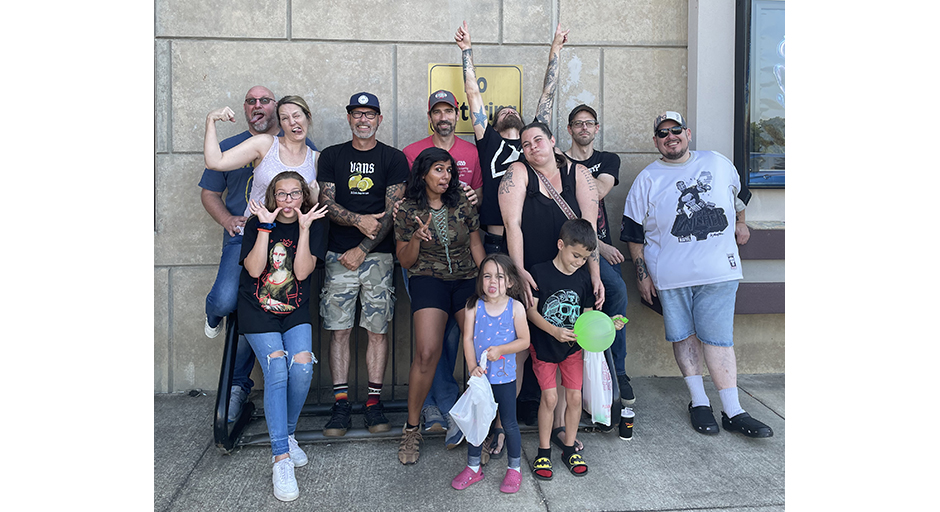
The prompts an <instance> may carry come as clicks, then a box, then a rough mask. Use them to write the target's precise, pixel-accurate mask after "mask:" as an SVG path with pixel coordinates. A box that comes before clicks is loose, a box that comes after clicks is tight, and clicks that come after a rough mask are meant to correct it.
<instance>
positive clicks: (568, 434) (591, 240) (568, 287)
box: [526, 219, 597, 480]
mask: <svg viewBox="0 0 940 512" xmlns="http://www.w3.org/2000/svg"><path fill="white" fill-rule="evenodd" d="M558 238H559V240H558V254H556V255H555V258H554V259H552V260H550V261H546V262H543V263H539V264H537V265H533V266H532V270H531V271H530V272H529V273H530V274H531V275H532V278H533V279H535V284H536V285H538V288H539V289H538V292H537V293H536V296H535V305H534V306H532V307H531V308H529V309H528V310H527V311H526V316H527V317H528V319H529V322H531V323H532V325H533V326H535V327H537V329H530V330H531V333H532V334H531V336H532V344H531V345H530V346H529V354H530V355H531V356H532V370H533V372H534V373H535V376H536V379H537V380H538V382H539V387H540V388H541V389H542V401H541V403H540V404H539V453H538V456H537V457H536V459H535V463H534V464H533V467H532V469H533V472H534V473H535V477H536V478H539V479H542V480H549V479H551V478H552V461H551V452H552V449H551V442H550V441H551V432H552V419H553V416H554V411H555V405H556V403H557V401H558V392H557V383H556V377H555V374H556V370H561V385H562V386H563V387H565V389H566V392H565V396H564V397H563V398H562V399H563V400H566V401H567V410H566V411H565V434H564V435H565V437H564V447H563V449H562V454H561V455H562V460H563V461H564V462H565V465H566V466H567V467H568V470H570V471H571V473H572V474H573V475H575V476H584V475H585V474H587V470H588V467H587V463H585V462H584V459H583V458H582V457H581V455H579V454H577V453H575V451H574V450H575V449H574V443H575V436H576V435H577V432H578V423H579V422H580V420H581V375H582V373H583V364H584V363H583V359H582V357H581V346H580V345H578V344H577V342H576V341H575V335H574V331H573V330H572V329H573V328H574V322H575V321H576V320H577V319H578V316H580V315H581V312H582V311H588V310H590V309H592V308H593V306H594V288H593V287H592V286H591V275H590V274H589V273H588V271H587V267H585V266H584V264H585V262H587V259H588V258H589V257H590V255H591V252H592V251H593V250H594V249H595V248H596V247H597V234H596V233H595V232H594V228H593V227H591V223H590V222H588V221H586V220H584V219H573V220H569V221H567V222H565V223H564V224H563V225H562V226H561V231H560V232H559V233H558Z"/></svg>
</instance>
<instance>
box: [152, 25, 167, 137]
mask: <svg viewBox="0 0 940 512" xmlns="http://www.w3.org/2000/svg"><path fill="white" fill-rule="evenodd" d="M153 53H154V69H155V72H154V91H153V92H154V107H153V124H154V132H155V133H154V143H155V145H156V147H155V148H154V149H155V150H156V152H157V153H165V152H167V151H169V149H170V140H169V137H170V133H169V129H170V42H169V41H165V40H156V41H154V44H153Z"/></svg>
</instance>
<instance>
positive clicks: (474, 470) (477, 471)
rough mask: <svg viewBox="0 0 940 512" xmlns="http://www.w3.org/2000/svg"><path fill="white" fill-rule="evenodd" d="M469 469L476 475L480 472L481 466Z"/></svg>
mask: <svg viewBox="0 0 940 512" xmlns="http://www.w3.org/2000/svg"><path fill="white" fill-rule="evenodd" d="M467 467H468V468H470V470H471V471H473V472H474V473H479V472H480V466H467Z"/></svg>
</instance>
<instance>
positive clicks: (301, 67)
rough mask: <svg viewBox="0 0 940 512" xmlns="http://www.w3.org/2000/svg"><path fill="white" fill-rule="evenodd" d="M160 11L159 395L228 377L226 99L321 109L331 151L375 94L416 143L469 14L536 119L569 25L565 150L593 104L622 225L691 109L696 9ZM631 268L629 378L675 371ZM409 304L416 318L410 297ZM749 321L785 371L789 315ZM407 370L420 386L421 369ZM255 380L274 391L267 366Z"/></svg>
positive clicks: (559, 128) (745, 363)
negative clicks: (210, 205) (220, 211)
mask: <svg viewBox="0 0 940 512" xmlns="http://www.w3.org/2000/svg"><path fill="white" fill-rule="evenodd" d="M155 13H156V16H155V35H156V38H155V41H154V59H155V62H154V69H155V80H156V84H155V85H156V88H155V91H156V97H155V99H154V101H155V105H154V122H155V129H156V140H155V143H156V155H155V172H154V177H155V183H154V194H155V212H154V299H155V301H154V302H155V306H154V391H155V392H176V391H183V390H188V389H192V388H203V389H215V387H216V386H217V384H218V373H219V364H220V361H221V353H222V337H221V336H220V337H218V338H216V339H212V340H210V339H207V338H206V337H205V335H204V334H203V329H202V327H203V322H204V304H205V296H206V294H207V293H208V291H209V289H210V287H211V285H212V283H213V280H214V279H215V273H216V269H217V265H218V258H219V254H220V245H221V239H222V237H221V231H222V228H221V227H219V226H218V225H217V224H216V223H215V222H214V221H213V220H212V219H211V218H210V217H209V215H208V214H207V213H206V212H205V210H204V209H203V207H202V204H201V203H200V200H199V190H200V189H199V187H198V186H197V183H198V182H199V178H200V176H201V174H202V171H203V168H204V161H203V157H202V144H203V136H204V131H205V116H206V114H207V113H208V112H209V111H210V110H212V109H215V108H217V107H220V106H226V105H227V106H230V107H231V108H232V109H233V110H235V111H236V112H241V107H240V104H241V102H242V100H243V98H244V94H245V92H246V91H247V90H248V89H249V88H250V87H251V86H253V85H265V86H266V87H268V88H270V89H271V90H272V91H274V93H275V95H276V96H277V97H278V98H279V97H281V96H283V95H287V94H298V95H300V96H303V97H304V98H305V100H306V101H307V102H308V104H309V105H310V107H311V111H312V114H313V123H312V126H311V130H310V137H311V139H312V140H313V141H314V142H315V143H316V144H317V146H318V147H320V148H325V147H327V146H329V145H332V144H336V143H340V142H343V141H346V140H349V139H350V137H351V135H350V131H349V126H348V124H347V123H346V118H345V109H344V106H345V105H346V102H347V101H348V99H349V96H350V95H351V94H353V93H355V92H358V91H361V90H367V91H369V92H372V93H374V94H376V95H377V96H378V97H379V100H380V101H381V103H382V113H383V117H384V121H383V122H382V125H381V127H380V128H379V131H378V138H379V140H381V141H383V142H385V143H387V144H390V145H392V146H395V147H397V148H403V147H404V146H406V145H408V144H410V143H411V142H414V141H416V140H418V139H420V138H423V137H426V136H427V117H426V110H427V95H428V92H429V91H428V90H427V87H428V85H427V83H428V82H427V67H428V64H429V63H453V64H459V63H460V50H459V49H458V48H457V45H456V44H455V43H454V40H453V36H454V32H455V31H456V29H457V27H458V26H459V25H460V24H461V23H462V22H463V21H464V20H466V21H467V22H468V24H469V27H470V32H471V36H472V38H473V45H474V60H475V62H476V63H477V64H515V65H521V66H522V68H523V105H522V110H523V112H522V114H523V116H524V118H527V119H528V118H531V115H532V113H533V111H534V109H535V104H536V102H537V101H538V97H539V95H540V93H541V88H542V80H543V77H544V73H545V67H546V64H547V59H548V48H549V44H550V41H551V38H552V36H553V33H554V29H555V25H556V23H558V22H560V23H561V25H562V28H568V29H570V30H571V32H570V34H569V42H568V44H567V45H566V46H565V48H564V50H563V51H562V54H561V72H560V75H559V85H558V91H557V96H556V100H555V105H556V110H555V115H554V118H553V128H554V131H555V135H556V140H557V145H558V146H559V147H561V148H563V149H567V148H568V147H569V146H570V137H569V136H568V134H567V132H566V130H565V125H566V122H567V115H568V112H569V111H570V110H571V108H573V107H574V106H576V105H578V104H580V103H587V104H589V105H591V106H593V107H594V108H595V109H596V110H597V111H598V114H599V116H600V119H599V121H600V122H601V132H600V134H599V136H598V139H597V143H596V147H597V148H598V149H602V150H605V151H614V152H616V153H618V154H619V155H620V157H621V160H622V167H621V170H620V173H621V175H620V184H619V186H617V187H616V188H615V189H614V190H613V191H612V192H611V194H610V195H609V196H608V199H607V211H608V215H609V216H610V219H611V221H612V222H613V223H615V224H616V223H619V219H620V216H621V214H622V211H623V203H624V199H625V197H626V194H627V191H628V190H629V187H630V184H631V183H632V182H633V179H634V178H635V177H636V175H637V173H639V171H640V170H642V169H643V167H645V166H646V165H647V164H648V163H649V162H651V161H652V160H654V159H655V158H657V157H658V156H659V155H658V153H655V148H654V147H653V145H652V142H651V135H650V127H649V126H650V123H651V120H652V119H653V117H655V115H656V114H657V113H659V112H660V111H662V110H665V109H667V108H669V109H676V110H680V111H685V110H686V108H687V103H688V100H687V96H688V82H689V76H688V73H689V66H688V55H689V51H688V23H687V22H688V17H689V0H661V1H659V2H648V1H645V0H615V1H611V0H577V1H575V0H526V1H520V0H475V1H473V2H470V1H469V0H467V1H458V0H450V1H447V2H440V1H430V0H400V1H398V2H384V1H379V0H361V1H359V2H354V3H353V2H346V1H341V0H321V1H317V2H312V1H302V0H251V1H248V0H230V1H228V2H224V3H223V2H218V1H211V0H188V1H182V0H157V2H156V10H155ZM454 93H455V94H457V96H458V99H461V98H462V97H463V92H462V91H454ZM239 116H240V114H239ZM219 128H220V133H219V135H220V139H221V138H224V137H228V136H230V135H234V134H236V133H239V132H241V131H244V130H245V129H246V124H245V121H244V119H243V117H239V119H238V122H237V123H234V124H228V123H226V124H224V125H222V124H221V123H220V126H219ZM468 140H471V141H472V139H468ZM702 149H705V148H702ZM617 244H619V246H620V249H621V251H622V252H624V253H625V254H626V252H627V249H626V246H625V244H620V242H617ZM623 271H624V276H625V279H626V282H627V289H628V293H629V301H630V305H629V306H628V311H627V317H628V318H630V323H629V325H628V327H627V329H628V335H627V344H628V352H629V355H628V358H627V372H628V374H630V375H637V376H642V375H677V374H678V373H677V369H676V365H675V361H674V360H673V357H672V352H671V348H670V346H669V344H668V343H667V342H665V341H664V339H663V326H662V320H661V318H660V317H659V316H658V315H656V314H655V313H653V312H651V311H649V310H648V309H646V308H645V307H643V306H641V305H640V302H639V296H638V294H637V292H636V287H635V285H634V279H633V267H632V265H631V264H629V263H626V264H624V265H623ZM399 299H400V300H399V307H398V309H399V313H405V314H406V317H407V313H406V312H407V309H406V308H407V297H406V296H405V294H404V293H403V291H402V292H401V293H399ZM314 311H315V310H314ZM397 316H401V315H400V314H399V315H397ZM736 328H738V336H737V338H738V339H739V344H740V347H741V348H740V350H739V371H740V372H741V373H751V372H782V371H783V364H784V363H783V360H784V358H783V347H784V342H783V332H784V322H783V315H745V316H739V317H738V319H737V321H736ZM394 343H395V353H396V354H397V356H398V357H397V361H398V362H397V365H398V366H401V365H407V362H408V361H409V355H410V353H411V350H410V344H411V340H410V337H409V336H408V334H407V332H398V333H396V337H395V340H394ZM314 349H315V350H316V345H315V346H314ZM324 350H325V348H324ZM316 355H317V357H318V359H320V361H321V364H320V365H319V366H320V369H319V371H318V373H319V377H318V379H319V381H320V382H328V381H329V373H328V369H327V368H326V364H327V363H326V361H327V360H328V359H327V356H328V354H326V353H325V352H324V353H318V354H316ZM390 365H391V363H390ZM397 374H398V375H399V376H400V377H399V378H397V379H396V380H398V381H402V380H404V381H406V380H407V366H405V367H404V368H397ZM362 375H364V373H362ZM387 375H391V372H390V371H389V372H387ZM254 380H255V381H256V383H259V382H261V374H260V371H259V370H258V369H257V368H256V370H255V379H254ZM386 380H387V381H389V378H387V379H386ZM387 383H388V382H387ZM400 383H404V382H400ZM396 395H397V393H396Z"/></svg>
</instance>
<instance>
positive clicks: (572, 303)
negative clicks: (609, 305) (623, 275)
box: [529, 258, 594, 363]
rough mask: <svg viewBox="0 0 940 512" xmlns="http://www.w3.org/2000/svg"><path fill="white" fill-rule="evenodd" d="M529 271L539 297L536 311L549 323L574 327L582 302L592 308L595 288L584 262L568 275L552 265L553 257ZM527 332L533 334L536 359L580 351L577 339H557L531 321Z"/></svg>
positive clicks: (548, 359) (559, 359)
mask: <svg viewBox="0 0 940 512" xmlns="http://www.w3.org/2000/svg"><path fill="white" fill-rule="evenodd" d="M529 273H530V274H532V279H535V284H537V285H538V287H539V289H538V291H537V292H536V293H535V296H536V298H538V300H539V302H538V312H539V314H540V315H542V318H544V319H545V320H548V323H550V324H552V325H554V326H558V327H564V328H565V329H573V328H574V323H575V321H576V320H577V319H578V317H579V316H581V311H583V307H582V304H584V303H585V302H586V301H587V307H589V308H590V307H593V305H594V301H593V297H594V287H593V286H591V275H590V274H589V273H588V270H587V265H583V266H582V267H581V268H579V269H578V270H576V271H575V272H574V273H573V274H571V275H570V276H569V275H567V274H564V273H562V272H561V271H560V270H558V269H557V268H556V267H555V263H554V258H553V259H551V260H548V261H545V262H542V263H538V264H536V265H535V266H533V267H532V270H531V271H529ZM529 331H531V333H532V346H533V347H534V348H535V356H536V357H537V358H538V360H539V361H543V362H546V363H560V362H562V361H564V360H565V359H566V358H567V357H568V356H570V355H572V354H574V353H576V352H578V351H579V350H581V345H578V344H577V343H576V342H572V343H571V344H568V343H564V342H560V341H558V340H556V339H555V337H554V336H552V335H551V334H549V333H547V332H545V331H543V330H542V329H539V328H538V327H536V326H535V325H533V324H529Z"/></svg>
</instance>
